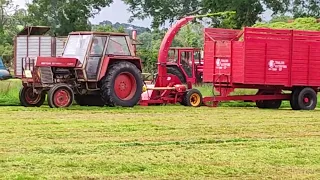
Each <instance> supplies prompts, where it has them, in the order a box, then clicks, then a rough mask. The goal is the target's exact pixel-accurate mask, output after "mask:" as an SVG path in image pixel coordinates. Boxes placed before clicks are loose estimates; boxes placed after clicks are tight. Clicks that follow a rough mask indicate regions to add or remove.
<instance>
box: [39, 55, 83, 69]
mask: <svg viewBox="0 0 320 180" xmlns="http://www.w3.org/2000/svg"><path fill="white" fill-rule="evenodd" d="M78 63H79V61H78V59H77V58H66V57H37V58H36V66H37V67H44V66H45V67H48V66H50V67H66V68H74V67H76V66H77V65H78Z"/></svg>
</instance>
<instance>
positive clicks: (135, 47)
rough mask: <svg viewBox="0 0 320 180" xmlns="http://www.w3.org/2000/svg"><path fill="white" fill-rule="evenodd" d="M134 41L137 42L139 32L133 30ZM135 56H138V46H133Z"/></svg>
mask: <svg viewBox="0 0 320 180" xmlns="http://www.w3.org/2000/svg"><path fill="white" fill-rule="evenodd" d="M132 39H133V40H137V30H132ZM133 52H134V56H137V45H136V44H133Z"/></svg>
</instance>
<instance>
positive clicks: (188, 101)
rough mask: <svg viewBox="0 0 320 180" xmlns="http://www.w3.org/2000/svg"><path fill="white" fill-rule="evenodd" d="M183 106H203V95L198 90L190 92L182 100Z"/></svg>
mask: <svg viewBox="0 0 320 180" xmlns="http://www.w3.org/2000/svg"><path fill="white" fill-rule="evenodd" d="M181 104H182V105H185V106H192V107H200V106H201V105H202V94H201V92H200V91H199V90H197V89H191V90H188V91H187V92H186V93H185V94H184V96H183V99H182V103H181Z"/></svg>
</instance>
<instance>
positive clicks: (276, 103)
mask: <svg viewBox="0 0 320 180" xmlns="http://www.w3.org/2000/svg"><path fill="white" fill-rule="evenodd" d="M265 104H266V108H268V109H279V108H280V107H281V104H282V100H269V101H265Z"/></svg>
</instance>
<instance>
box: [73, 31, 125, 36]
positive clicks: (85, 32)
mask: <svg viewBox="0 0 320 180" xmlns="http://www.w3.org/2000/svg"><path fill="white" fill-rule="evenodd" d="M69 35H100V36H108V35H112V36H129V35H128V34H126V33H115V32H98V31H75V32H71V33H69Z"/></svg>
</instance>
